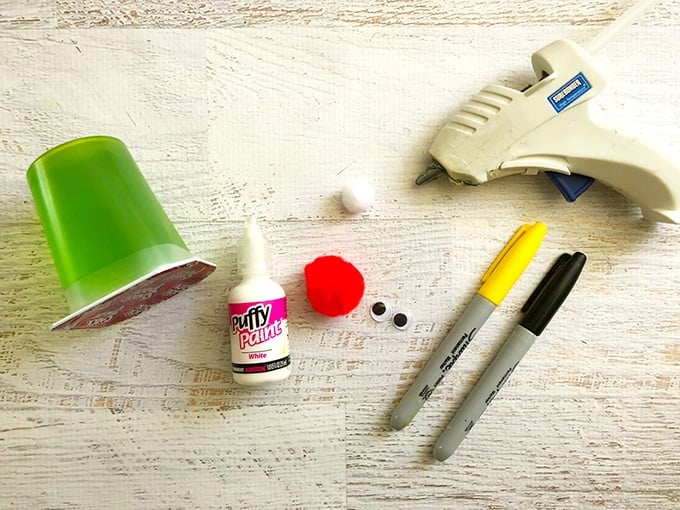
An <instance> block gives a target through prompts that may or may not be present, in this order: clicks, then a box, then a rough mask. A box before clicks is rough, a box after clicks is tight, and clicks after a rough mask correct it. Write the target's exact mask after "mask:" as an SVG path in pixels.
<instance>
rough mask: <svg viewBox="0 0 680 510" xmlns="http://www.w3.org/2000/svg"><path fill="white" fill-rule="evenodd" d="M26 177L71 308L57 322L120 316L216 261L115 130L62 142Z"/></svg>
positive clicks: (91, 323)
mask: <svg viewBox="0 0 680 510" xmlns="http://www.w3.org/2000/svg"><path fill="white" fill-rule="evenodd" d="M27 179H28V184H29V187H30V188H31V193H32V195H33V200H34V202H35V205H36V208H37V211H38V216H39V217H40V222H41V224H42V226H43V229H44V231H45V236H46V237H47V242H48V244H49V247H50V252H51V254H52V259H53V260H54V265H55V266H56V270H57V274H58V275H59V280H60V281H61V285H62V287H63V289H64V292H65V295H66V300H67V302H68V304H69V307H70V309H71V314H70V315H69V316H68V317H66V318H65V319H62V320H61V321H59V322H57V323H55V324H54V325H53V326H52V329H75V328H87V327H97V328H98V327H103V326H106V325H108V324H113V323H115V322H120V321H121V320H125V319H127V318H129V317H132V316H134V315H137V314H138V313H140V312H141V311H143V310H144V309H146V308H148V306H150V305H151V304H153V303H155V302H158V301H161V300H163V299H165V298H167V297H170V296H172V295H174V294H176V293H177V290H178V289H179V290H181V289H182V288H184V287H186V286H187V285H188V284H191V283H195V282H196V281H200V280H201V279H203V278H205V276H207V275H208V274H210V272H212V271H213V270H214V269H215V266H214V265H213V264H210V263H209V262H205V261H202V260H199V259H196V258H195V257H194V256H193V255H192V254H191V252H190V251H189V249H188V248H187V246H186V245H185V244H184V241H182V238H181V237H180V235H179V234H178V232H177V230H176V229H175V227H174V226H173V225H172V223H171V221H170V219H169V218H168V216H167V215H166V214H165V211H163V208H162V207H161V205H160V203H159V202H158V200H157V199H156V197H155V196H154V194H153V191H152V190H151V188H150V187H149V185H148V184H147V182H146V180H145V179H144V176H143V175H142V173H141V172H140V171H139V168H138V167H137V165H136V164H135V161H134V159H133V158H132V156H131V154H130V152H129V151H128V149H127V147H126V146H125V144H124V143H123V142H122V141H120V140H118V139H117V138H112V137H108V136H91V137H86V138H79V139H76V140H73V141H70V142H67V143H64V144H62V145H59V146H57V147H55V148H53V149H51V150H49V151H47V152H46V153H45V154H43V155H42V156H40V157H39V158H38V159H36V160H35V161H34V162H33V163H32V164H31V166H30V167H29V169H28V172H27ZM168 284H173V285H172V286H169V285H168Z"/></svg>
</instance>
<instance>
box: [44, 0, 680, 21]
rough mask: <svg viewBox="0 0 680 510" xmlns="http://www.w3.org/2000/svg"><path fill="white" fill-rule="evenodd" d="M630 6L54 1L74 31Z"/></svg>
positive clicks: (660, 11) (595, 16) (509, 17)
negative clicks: (86, 28)
mask: <svg viewBox="0 0 680 510" xmlns="http://www.w3.org/2000/svg"><path fill="white" fill-rule="evenodd" d="M631 3H632V2H627V1H623V0H617V1H612V2H607V4H606V5H603V4H602V2H595V1H592V0H590V1H586V2H574V1H569V2H555V3H552V4H549V5H546V4H545V2H542V1H540V0H518V1H515V2H512V4H505V3H499V2H488V1H480V0H463V1H459V2H447V1H445V0H435V1H430V2H425V1H412V0H396V1H383V0H368V1H365V0H364V1H361V0H359V1H357V0H349V1H347V0H345V1H334V2H321V3H320V2H315V1H313V0H304V1H295V2H287V1H284V0H265V1H254V0H239V1H236V2H227V1H224V0H205V1H201V2H180V1H177V0H170V1H160V0H153V1H151V0H132V1H128V0H125V1H123V0H85V1H82V0H56V2H55V4H56V9H57V17H58V25H59V26H60V27H63V28H79V27H101V26H111V27H125V26H137V27H187V28H194V27H243V26H255V25H313V26H323V27H329V26H363V25H371V26H403V25H408V26H423V27H432V26H454V25H477V26H479V25H483V26H492V25H493V26H495V25H505V26H514V25H518V24H519V25H543V24H552V23H556V22H557V23H564V24H569V25H582V24H583V25H585V24H589V25H590V24H596V25H601V24H606V23H610V22H611V21H612V20H613V19H614V18H616V17H617V16H618V15H619V14H620V13H621V12H622V11H623V10H624V9H626V8H627V7H628V6H629V5H631ZM676 6H677V0H665V1H662V2H660V4H659V6H657V7H656V8H655V9H654V12H653V13H651V14H649V15H648V16H646V18H645V20H644V23H645V24H660V25H668V24H671V23H672V24H677V21H673V19H674V18H677V17H676V16H674V8H675V7H676Z"/></svg>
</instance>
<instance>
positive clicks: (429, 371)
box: [390, 223, 548, 430]
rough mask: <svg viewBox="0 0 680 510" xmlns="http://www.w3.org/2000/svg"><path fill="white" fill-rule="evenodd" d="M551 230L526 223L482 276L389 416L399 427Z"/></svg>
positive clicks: (402, 426)
mask: <svg viewBox="0 0 680 510" xmlns="http://www.w3.org/2000/svg"><path fill="white" fill-rule="evenodd" d="M547 230H548V229H547V228H546V226H545V225H544V224H543V223H536V224H534V225H523V226H522V227H521V228H520V229H519V230H518V231H517V232H515V235H514V236H512V239H510V241H509V242H508V244H506V245H505V248H503V251H501V252H500V254H499V255H498V257H496V260H494V261H493V263H492V264H491V267H489V269H488V270H487V272H486V273H485V274H484V276H482V282H483V283H482V287H481V288H480V289H479V292H478V293H477V295H476V296H475V297H474V298H472V301H471V302H470V304H469V305H468V307H467V308H466V309H465V311H464V312H463V315H461V316H460V317H459V319H458V320H457V321H456V324H455V326H454V327H453V329H451V331H449V334H448V335H446V338H445V339H444V341H443V342H442V343H441V344H440V345H439V347H437V350H436V351H435V352H434V354H433V355H432V357H431V358H430V359H429V361H428V362H427V364H426V365H425V366H424V367H423V369H422V370H421V372H420V374H418V377H416V380H415V381H414V382H413V384H412V385H411V387H410V388H409V390H408V391H407V392H406V394H405V395H404V396H403V397H402V399H401V401H400V402H399V405H398V406H397V407H396V408H395V409H394V412H393V413H392V417H391V418H390V426H391V427H392V428H393V429H396V430H399V429H402V428H404V427H405V426H406V425H408V423H409V422H410V421H411V420H412V419H413V417H414V416H415V415H416V413H417V412H418V411H419V410H420V408H421V407H422V406H423V404H424V403H425V401H426V400H427V399H428V398H430V395H431V394H432V392H433V391H434V389H435V388H436V387H437V385H438V384H439V383H440V382H441V380H442V379H443V378H444V376H445V375H446V373H447V372H448V371H449V370H450V369H451V367H452V366H453V364H454V363H455V362H456V361H457V360H458V358H459V357H460V355H461V354H462V353H463V351H464V350H465V348H466V347H467V346H468V345H469V344H470V342H471V341H472V339H473V338H474V337H475V335H476V334H477V332H478V331H479V329H480V328H481V327H482V326H483V325H484V323H485V322H486V320H487V319H488V318H489V316H490V315H491V313H492V312H493V311H494V310H495V309H496V307H497V306H498V305H499V304H500V303H501V301H503V298H505V296H506V294H507V293H508V292H509V291H510V289H511V288H512V286H513V285H514V284H515V282H516V281H517V279H518V278H519V277H520V275H521V274H522V273H523V272H524V270H525V269H526V267H527V266H528V265H529V262H531V259H532V258H533V256H534V254H535V253H536V251H537V250H538V247H539V246H540V245H541V241H543V237H544V236H545V233H546V231H547Z"/></svg>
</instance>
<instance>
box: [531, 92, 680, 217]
mask: <svg viewBox="0 0 680 510" xmlns="http://www.w3.org/2000/svg"><path fill="white" fill-rule="evenodd" d="M559 120H560V122H550V123H547V124H545V125H543V126H542V127H541V129H537V130H535V131H534V132H533V133H531V134H530V135H528V136H527V137H526V138H525V140H524V144H522V145H523V147H522V148H521V149H520V150H530V152H529V153H534V154H536V153H537V152H538V150H541V151H546V150H547V152H543V154H554V155H560V156H554V157H553V158H555V157H556V158H558V159H559V160H562V161H564V162H565V163H566V165H565V167H566V168H565V169H561V168H559V165H552V164H551V158H546V160H545V161H546V163H547V164H546V165H541V166H542V167H543V169H544V170H553V171H558V172H560V173H563V174H581V175H585V176H588V177H592V178H593V179H595V180H597V181H599V182H601V183H603V184H605V185H607V186H610V187H612V188H614V189H615V190H617V191H618V192H620V193H621V194H623V195H625V196H626V197H628V198H629V199H631V200H632V201H633V202H635V203H636V204H637V205H638V206H640V208H641V209H642V214H643V215H644V216H645V218H647V219H648V220H651V221H660V222H665V223H680V164H679V163H678V159H677V157H674V155H672V154H671V153H670V151H669V150H668V149H667V148H665V147H664V146H662V145H661V144H656V143H654V142H653V141H652V140H644V139H642V138H640V137H639V136H636V135H631V134H628V133H625V132H623V131H622V130H621V129H618V128H616V127H614V126H608V125H606V123H605V122H604V121H603V120H602V119H601V118H600V115H599V110H596V109H595V108H591V107H589V105H588V104H584V105H580V106H577V107H576V108H570V109H569V110H567V111H565V112H562V113H561V114H560V119H559ZM525 153H526V152H525ZM565 170H566V171H565Z"/></svg>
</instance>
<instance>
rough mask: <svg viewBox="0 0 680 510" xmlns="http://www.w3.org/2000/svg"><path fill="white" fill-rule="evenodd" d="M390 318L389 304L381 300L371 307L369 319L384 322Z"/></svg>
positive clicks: (390, 309) (390, 308)
mask: <svg viewBox="0 0 680 510" xmlns="http://www.w3.org/2000/svg"><path fill="white" fill-rule="evenodd" d="M391 316H392V307H391V306H390V304H389V303H388V302H387V301H385V300H384V299H381V300H379V301H376V302H375V303H373V304H372V305H371V317H372V318H373V320H374V321H376V322H385V321H388V320H389V319H390V317H391Z"/></svg>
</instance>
